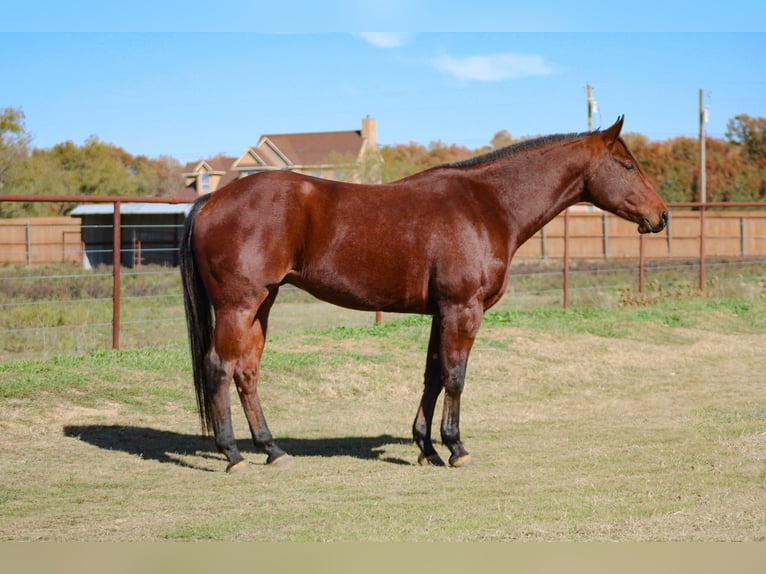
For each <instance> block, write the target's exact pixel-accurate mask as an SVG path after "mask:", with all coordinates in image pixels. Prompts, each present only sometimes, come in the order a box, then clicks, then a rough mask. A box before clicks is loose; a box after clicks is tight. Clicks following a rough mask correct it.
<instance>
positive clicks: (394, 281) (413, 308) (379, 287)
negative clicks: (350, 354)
mask: <svg viewBox="0 0 766 574" xmlns="http://www.w3.org/2000/svg"><path fill="white" fill-rule="evenodd" d="M381 271H382V270H381V269H377V270H375V271H372V270H371V271H369V272H364V270H363V269H362V270H357V271H356V272H349V273H344V272H343V271H342V270H337V269H336V270H313V271H311V272H308V273H300V274H298V273H294V274H290V275H288V276H287V277H286V278H285V283H290V284H292V285H295V286H296V287H299V288H300V289H303V290H304V291H307V292H308V293H310V294H312V295H313V296H314V297H317V298H318V299H321V300H323V301H327V302H328V303H332V304H334V305H339V306H341V307H346V308H349V309H356V310H359V311H389V312H395V313H429V312H430V308H429V305H428V286H427V279H426V278H418V277H416V276H413V275H411V274H407V273H402V272H401V271H399V272H396V271H393V272H390V273H382V272H381Z"/></svg>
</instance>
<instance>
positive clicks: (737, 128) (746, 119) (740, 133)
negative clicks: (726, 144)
mask: <svg viewBox="0 0 766 574" xmlns="http://www.w3.org/2000/svg"><path fill="white" fill-rule="evenodd" d="M726 139H728V140H729V141H730V142H733V143H735V144H738V145H741V146H743V148H744V150H745V153H746V154H747V156H748V157H749V158H750V159H751V160H753V161H755V162H757V163H758V164H759V165H760V166H761V167H766V118H751V117H750V116H748V115H747V114H740V115H738V116H735V117H734V118H733V119H730V120H729V122H728V123H727V124H726Z"/></svg>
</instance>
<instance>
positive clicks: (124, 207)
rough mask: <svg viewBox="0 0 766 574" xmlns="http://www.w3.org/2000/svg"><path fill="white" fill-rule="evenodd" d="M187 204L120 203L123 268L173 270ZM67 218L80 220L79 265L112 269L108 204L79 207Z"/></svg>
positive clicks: (111, 215)
mask: <svg viewBox="0 0 766 574" xmlns="http://www.w3.org/2000/svg"><path fill="white" fill-rule="evenodd" d="M191 207H192V204H191V203H175V204H165V203H123V204H121V205H120V225H121V228H122V238H121V239H122V241H121V249H120V263H121V265H122V266H123V267H135V266H140V265H142V264H150V263H153V264H159V265H169V266H177V265H178V264H179V252H178V246H179V245H180V243H181V236H182V234H183V226H184V221H185V220H186V216H187V214H188V213H189V211H190V210H191ZM70 215H72V216H74V217H80V218H81V219H82V242H83V244H84V246H85V256H84V257H83V264H84V266H85V267H86V268H92V267H96V266H97V265H112V263H113V259H112V237H113V230H112V223H113V219H114V205H113V204H111V203H103V204H93V205H80V206H78V207H75V208H74V209H73V210H72V212H71V213H70Z"/></svg>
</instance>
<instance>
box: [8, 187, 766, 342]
mask: <svg viewBox="0 0 766 574" xmlns="http://www.w3.org/2000/svg"><path fill="white" fill-rule="evenodd" d="M0 201H24V202H30V201H44V202H58V203H63V202H72V203H85V204H94V203H102V204H111V205H112V210H111V214H110V215H111V222H110V223H109V224H99V225H90V226H88V225H83V224H79V225H78V231H75V230H74V229H66V230H65V234H66V235H65V236H64V237H66V238H67V239H66V241H65V242H64V243H63V244H62V245H63V246H60V247H59V249H61V250H62V253H63V254H64V255H66V256H67V257H68V258H67V257H64V258H63V259H62V260H63V261H68V262H69V263H70V264H71V263H72V262H73V261H79V263H80V264H81V265H82V267H83V271H82V272H74V273H61V272H59V271H52V272H47V273H43V272H41V273H37V274H35V273H24V274H21V275H19V274H14V273H12V272H11V271H12V270H13V269H14V268H13V267H9V266H8V265H6V267H5V270H3V269H2V268H0V311H2V312H9V311H18V310H19V309H21V308H24V309H25V310H26V311H25V312H26V314H27V315H29V314H31V315H33V316H34V313H35V311H36V310H37V311H43V310H44V311H45V312H49V309H48V307H49V306H50V304H52V303H55V304H56V305H62V306H64V307H67V308H71V309H74V308H84V309H89V310H92V311H93V315H92V316H89V318H88V319H87V320H85V321H82V322H75V323H71V322H68V320H67V319H61V318H59V319H58V323H61V324H56V321H57V320H56V319H54V320H52V321H51V320H47V319H46V320H43V319H40V320H39V321H38V322H37V323H35V322H34V321H32V322H31V323H30V322H29V321H27V323H25V324H24V325H22V326H14V325H8V324H3V322H2V321H0V333H4V334H5V335H9V336H11V337H13V336H21V335H24V336H27V337H38V336H39V337H45V336H47V334H48V333H52V332H58V331H65V330H67V329H69V330H73V331H76V332H82V331H83V330H85V329H88V328H97V329H111V348H112V349H119V348H120V347H121V337H120V336H121V328H122V327H125V326H131V327H135V326H137V325H144V326H146V328H148V329H152V328H157V327H158V326H159V325H160V324H162V325H163V326H164V325H165V324H166V323H168V322H173V323H176V324H178V325H177V326H178V327H179V329H178V331H179V332H182V331H183V328H182V326H181V325H182V323H183V321H184V316H183V305H182V303H181V299H182V296H181V291H180V278H179V274H178V271H177V269H173V268H172V267H169V266H157V265H154V266H152V265H151V261H150V262H149V266H148V267H147V260H151V259H152V257H154V256H155V255H162V254H164V255H163V256H165V255H166V256H167V257H168V258H167V259H166V261H171V262H172V261H173V257H174V256H177V241H175V244H174V245H173V246H172V247H169V246H159V247H157V246H152V245H151V244H150V245H145V244H144V242H143V241H142V240H141V239H140V238H139V237H138V236H139V235H140V233H138V230H141V229H143V230H144V231H146V230H148V232H149V233H151V234H155V235H156V234H163V233H164V234H167V235H168V237H170V236H172V238H171V239H173V240H174V239H176V238H177V237H180V229H181V228H182V224H181V223H179V224H172V225H152V224H126V223H125V222H124V221H123V206H124V205H127V204H131V203H147V204H183V203H188V202H187V201H182V200H177V199H171V198H126V197H113V196H112V197H100V198H99V197H92V196H0ZM670 207H671V209H672V210H693V213H695V214H696V217H695V218H696V219H697V220H698V224H697V226H698V229H697V233H696V236H694V237H692V236H690V235H688V234H687V235H686V236H685V235H679V234H675V233H674V231H673V219H672V218H671V224H670V226H669V228H668V230H666V232H664V233H661V234H658V235H656V236H646V235H641V236H638V235H637V234H636V233H635V230H632V240H633V241H635V242H637V244H638V257H637V259H636V258H624V259H621V258H618V257H614V255H613V251H610V247H611V248H612V249H614V247H613V245H614V244H615V243H617V242H618V241H622V240H623V239H625V237H622V236H619V235H616V234H615V233H614V232H612V233H610V232H609V225H608V224H607V218H606V216H603V219H602V222H601V224H600V225H601V230H602V233H601V234H593V233H590V232H589V233H578V232H576V231H575V230H573V219H574V217H573V212H572V211H570V210H567V211H566V212H565V213H564V214H563V216H562V217H561V221H563V229H561V230H560V231H558V232H555V231H552V230H547V231H546V230H543V231H542V232H541V233H540V241H541V244H542V246H543V249H542V253H541V254H540V255H539V256H537V257H535V256H530V255H529V254H528V253H527V254H523V253H521V252H520V253H519V254H518V255H517V258H516V259H515V260H514V261H515V262H514V265H513V266H512V268H511V271H510V278H511V283H512V284H513V285H514V287H513V291H514V295H517V296H518V295H520V294H527V295H532V294H534V295H537V296H545V297H547V300H550V298H551V297H555V294H556V293H559V294H560V296H561V303H560V304H561V305H563V307H564V308H568V307H569V306H570V305H571V304H572V296H573V295H574V294H577V293H580V294H582V293H586V292H593V293H603V292H605V291H609V290H619V289H626V288H627V289H633V288H634V286H635V288H636V290H637V293H639V294H643V293H645V291H646V286H647V273H648V274H650V275H652V274H658V273H660V272H662V273H668V272H670V271H675V272H677V273H680V274H684V275H687V276H688V275H689V274H693V275H694V276H695V282H696V285H697V288H698V289H699V290H704V289H705V288H706V283H707V274H708V271H709V270H710V269H711V268H713V269H717V270H720V269H722V268H723V267H724V266H728V265H731V264H732V263H731V262H732V261H735V262H736V264H737V265H738V266H740V268H741V269H747V268H748V267H752V268H756V273H755V274H754V275H752V277H753V278H754V280H755V281H764V278H763V277H761V276H760V275H758V273H759V272H760V271H761V270H766V232H762V231H758V229H760V228H759V227H758V226H757V225H749V224H748V221H749V220H748V218H747V217H745V216H740V219H739V222H738V230H739V235H738V236H737V237H733V236H729V235H723V236H722V235H721V234H720V233H717V234H712V235H711V231H710V225H709V221H710V218H709V217H708V211H710V210H716V211H720V212H726V211H728V210H756V211H755V212H757V213H759V214H762V213H763V212H764V211H766V203H708V204H704V205H703V204H700V203H679V204H671V205H670ZM755 212H754V213H755ZM687 215H688V213H687ZM24 229H25V239H24V246H25V248H26V250H27V255H26V256H25V258H24V261H23V262H22V263H21V265H22V266H25V267H27V268H34V265H33V263H34V261H35V257H34V254H33V250H32V244H31V239H30V238H31V236H32V230H33V226H32V225H31V224H25V227H24ZM88 231H93V232H96V231H98V232H100V233H101V234H106V235H109V236H110V237H109V239H110V240H108V241H103V242H101V243H98V242H91V243H90V244H89V245H85V242H84V241H82V240H78V241H76V242H75V241H73V240H72V237H73V236H75V235H76V234H77V233H79V237H80V238H82V237H83V236H84V235H85V234H86V232H88ZM692 235H693V233H692ZM126 236H127V237H128V241H127V242H126ZM691 240H693V241H694V242H696V244H697V252H696V257H695V258H689V257H685V258H678V257H674V256H673V249H672V247H673V242H684V241H691ZM62 241H63V240H62ZM556 241H561V242H562V253H561V256H560V257H559V256H557V255H555V254H552V253H551V252H552V251H554V249H553V244H554V243H555V242H556ZM712 241H727V242H729V243H731V242H732V241H736V242H738V243H737V244H738V252H737V253H733V254H732V255H731V256H729V257H728V258H723V259H722V258H720V257H717V256H716V257H711V256H710V255H709V254H708V253H707V250H708V249H709V247H710V245H711V242H712ZM171 242H172V241H171ZM577 242H596V243H598V244H599V245H601V246H602V247H601V249H602V250H603V252H602V253H601V254H600V255H596V256H594V255H591V256H590V257H583V256H582V254H581V253H580V254H576V253H574V251H573V247H576V246H577V244H578V243H577ZM658 244H662V245H663V246H664V247H663V249H665V250H666V251H667V254H661V255H658V250H657V249H656V246H657V245H658ZM74 245H76V247H73V246H74ZM753 246H755V247H753ZM5 247H6V246H4V245H3V244H2V242H0V261H3V256H4V253H3V250H4V248H5ZM94 255H98V256H99V257H96V258H95V259H96V260H98V261H102V262H103V261H108V262H109V263H111V264H103V263H102V264H100V265H95V266H94V265H91V264H89V257H91V256H94ZM176 260H177V259H176ZM594 260H601V262H602V263H600V264H593V263H592V262H593V261H594ZM114 262H119V264H114ZM607 262H608V265H607V264H606V263H607ZM584 263H587V264H584ZM535 265H536V266H537V267H536V268H532V267H533V266H535ZM559 265H560V267H559ZM764 272H766V271H764ZM626 273H627V274H631V275H634V276H635V278H636V280H635V282H632V285H625V283H624V276H625V274H626ZM612 275H614V276H618V275H619V276H620V277H622V278H623V279H619V280H618V281H621V282H618V283H614V284H610V283H609V281H608V277H610V276H612ZM149 277H154V278H156V279H157V280H158V281H161V282H164V283H166V284H169V283H172V281H177V285H176V286H175V287H172V286H171V287H170V288H169V289H170V291H171V292H170V293H168V292H167V290H166V291H164V292H159V293H152V292H151V289H149V292H147V291H146V289H147V288H146V286H144V287H142V288H138V289H137V290H136V289H134V290H133V291H131V289H132V287H131V286H133V285H138V284H139V283H140V281H141V278H143V279H144V280H146V278H149ZM583 277H587V278H589V282H586V284H578V280H579V279H581V278H583ZM85 278H87V280H88V281H89V282H90V287H88V288H83V287H77V288H75V287H71V289H72V290H73V291H76V292H77V294H76V295H69V296H67V295H66V294H64V295H61V294H59V295H58V296H57V298H56V299H54V300H46V299H42V300H35V298H34V294H32V295H30V296H28V297H23V298H22V299H21V300H19V299H18V298H15V297H13V296H10V295H9V294H12V293H13V292H14V288H13V287H9V285H11V283H12V282H16V284H21V283H24V282H26V283H27V284H28V285H30V284H31V285H33V286H37V287H40V286H45V285H50V284H52V283H57V284H64V283H66V282H72V281H74V280H76V279H85ZM594 278H598V279H596V280H594ZM110 279H111V281H110ZM19 282H20V283H19ZM532 282H536V284H535V285H531V286H529V287H528V288H527V287H525V284H527V283H530V284H531V283H532ZM764 285H766V283H764ZM62 288H63V287H62ZM176 288H177V291H174V289H176ZM78 289H79V291H78ZM83 289H84V292H80V291H82V290H83ZM142 289H143V291H142ZM18 290H19V291H21V292H27V291H32V292H34V291H35V289H34V288H29V287H20V288H18ZM37 290H38V291H39V290H40V289H37ZM126 290H127V293H126ZM597 296H598V295H595V297H597ZM147 302H154V303H157V302H163V303H165V302H166V303H167V305H168V306H169V308H171V309H173V310H174V312H173V313H171V314H170V315H167V316H164V317H162V318H159V317H152V316H141V314H140V313H139V314H138V316H134V317H132V318H131V319H129V320H127V321H126V320H124V318H123V317H122V310H123V307H124V305H125V304H126V303H130V304H131V306H139V305H141V304H145V303H147ZM105 306H108V307H110V311H111V313H110V315H111V316H110V317H109V316H106V315H105V314H104V309H103V308H104V307H105ZM155 307H156V306H155ZM97 308H98V309H100V310H99V311H98V312H97V311H96V309H97ZM22 314H23V313H22ZM380 319H381V315H380V313H376V317H375V321H376V322H378V321H380ZM51 323H53V324H51ZM10 346H11V347H13V345H10ZM0 351H1V350H0Z"/></svg>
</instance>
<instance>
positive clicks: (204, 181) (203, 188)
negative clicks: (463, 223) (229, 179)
mask: <svg viewBox="0 0 766 574" xmlns="http://www.w3.org/2000/svg"><path fill="white" fill-rule="evenodd" d="M200 192H201V193H210V174H209V173H207V172H204V173H203V174H202V175H200Z"/></svg>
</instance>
